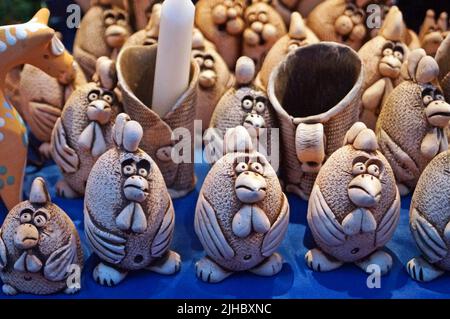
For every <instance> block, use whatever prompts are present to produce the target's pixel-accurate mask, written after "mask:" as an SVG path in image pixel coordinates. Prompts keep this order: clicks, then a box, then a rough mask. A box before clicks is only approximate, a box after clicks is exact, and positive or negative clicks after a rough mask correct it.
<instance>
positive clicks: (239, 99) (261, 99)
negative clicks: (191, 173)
mask: <svg viewBox="0 0 450 319" xmlns="http://www.w3.org/2000/svg"><path fill="white" fill-rule="evenodd" d="M254 78H255V64H254V62H253V60H252V59H250V58H248V57H240V58H239V60H238V61H237V63H236V83H235V85H234V87H232V88H230V89H229V90H228V91H227V92H226V93H225V94H224V95H223V96H222V98H221V99H220V100H219V102H218V103H217V106H216V108H215V110H214V113H213V115H212V118H211V122H210V124H209V127H210V129H209V130H208V132H207V133H206V135H205V139H204V140H205V144H209V143H212V144H211V145H210V147H212V148H214V149H215V150H217V151H218V152H219V154H218V157H216V158H215V159H212V158H211V162H215V161H216V160H218V159H219V158H220V157H222V155H223V152H221V151H222V150H223V138H224V136H225V134H226V132H227V130H228V129H231V128H234V127H236V126H239V125H242V126H244V127H245V128H246V129H247V130H248V131H249V133H250V135H251V136H252V139H253V141H254V142H256V140H255V138H261V137H266V138H267V140H268V141H269V140H270V133H271V132H270V129H271V128H273V127H276V115H275V113H274V111H273V109H272V106H271V104H270V102H269V99H268V97H267V95H266V93H265V92H264V91H263V90H261V89H260V88H258V87H256V86H255V84H254ZM266 146H267V147H269V146H270V143H268V145H266ZM266 151H267V152H268V153H266V154H269V153H270V149H266ZM261 152H262V150H261Z"/></svg>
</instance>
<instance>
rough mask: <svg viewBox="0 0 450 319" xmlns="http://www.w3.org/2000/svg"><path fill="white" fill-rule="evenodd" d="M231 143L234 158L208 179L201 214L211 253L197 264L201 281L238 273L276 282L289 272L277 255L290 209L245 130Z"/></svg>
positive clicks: (198, 224)
mask: <svg viewBox="0 0 450 319" xmlns="http://www.w3.org/2000/svg"><path fill="white" fill-rule="evenodd" d="M225 142H226V144H227V151H228V153H227V154H226V155H225V156H223V157H222V158H221V159H220V160H219V161H218V162H216V164H215V165H214V166H213V167H212V169H211V170H210V171H209V173H208V175H207V176H206V178H205V182H204V184H203V186H202V188H201V190H200V195H199V199H198V201H197V207H196V210H195V222H194V226H195V232H196V234H197V236H198V238H199V240H200V242H201V243H202V245H203V248H204V249H205V252H206V257H203V258H202V259H200V260H199V261H198V262H197V263H196V264H195V268H196V272H197V277H199V278H200V279H201V280H202V281H205V282H211V283H216V282H220V281H222V280H224V279H225V278H227V277H228V276H230V275H231V274H233V273H234V272H238V271H250V272H252V273H254V274H256V275H260V276H273V275H275V274H277V273H278V272H280V271H281V269H282V267H283V258H282V257H281V255H280V254H278V253H276V250H277V249H278V247H279V246H280V244H281V242H282V241H283V238H284V236H285V234H286V231H287V228H288V224H289V203H288V201H287V198H286V196H285V195H284V194H283V192H282V189H281V185H280V183H279V181H278V178H277V175H276V173H275V171H274V170H273V168H272V167H271V166H270V164H269V162H268V161H267V159H266V158H265V157H264V156H263V155H262V154H260V153H258V152H255V151H252V143H251V138H250V136H249V134H248V133H247V131H246V129H245V128H244V127H242V126H238V127H236V128H235V129H232V130H230V131H229V133H228V134H227V137H226V141H225Z"/></svg>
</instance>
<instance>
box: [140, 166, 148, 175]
mask: <svg viewBox="0 0 450 319" xmlns="http://www.w3.org/2000/svg"><path fill="white" fill-rule="evenodd" d="M138 174H139V175H141V176H142V177H147V175H148V172H147V170H146V169H145V168H140V169H139V171H138Z"/></svg>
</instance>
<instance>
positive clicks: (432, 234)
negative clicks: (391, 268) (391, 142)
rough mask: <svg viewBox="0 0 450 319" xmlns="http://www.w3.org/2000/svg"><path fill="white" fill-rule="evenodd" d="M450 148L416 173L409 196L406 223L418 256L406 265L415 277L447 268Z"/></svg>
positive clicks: (437, 273) (422, 277) (427, 276)
mask: <svg viewBox="0 0 450 319" xmlns="http://www.w3.org/2000/svg"><path fill="white" fill-rule="evenodd" d="M449 178H450V151H446V152H442V153H441V154H439V155H438V156H436V157H435V158H433V160H432V161H431V162H430V163H429V164H428V166H427V167H426V168H425V170H424V171H423V173H422V175H420V178H419V181H418V183H417V186H416V190H415V191H414V195H413V197H412V200H411V209H410V213H409V226H410V228H411V232H412V234H413V237H414V239H415V241H416V244H417V247H418V248H419V250H420V252H421V256H418V257H415V258H413V259H411V260H410V261H409V262H408V264H407V265H406V269H407V271H408V273H409V275H410V276H411V277H412V278H413V279H415V280H417V281H431V280H433V279H435V278H437V277H439V276H441V275H443V274H444V272H445V271H449V270H450V257H449V255H448V251H449V248H450V246H449V242H450V240H449V239H450V212H449V209H448V207H449V206H450V201H449V196H448V195H449V194H450V184H449V182H448V181H449Z"/></svg>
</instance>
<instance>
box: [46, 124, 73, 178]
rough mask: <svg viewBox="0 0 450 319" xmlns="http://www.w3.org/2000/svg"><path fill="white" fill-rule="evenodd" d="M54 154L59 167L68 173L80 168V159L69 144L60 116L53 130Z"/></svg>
mask: <svg viewBox="0 0 450 319" xmlns="http://www.w3.org/2000/svg"><path fill="white" fill-rule="evenodd" d="M51 144H52V155H53V160H54V161H55V162H56V164H57V165H58V166H59V168H60V169H61V170H62V171H63V172H64V173H67V174H70V173H75V172H76V171H77V170H78V167H79V164H80V161H79V158H78V155H77V153H76V152H75V150H74V149H73V148H71V147H70V146H69V145H68V144H67V139H66V132H65V130H64V127H63V126H62V123H61V118H59V119H58V120H57V121H56V123H55V127H54V128H53V132H52V139H51Z"/></svg>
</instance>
